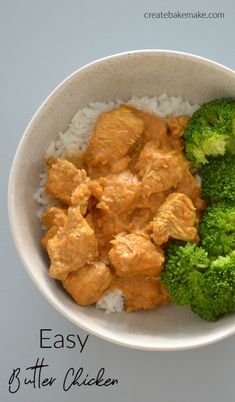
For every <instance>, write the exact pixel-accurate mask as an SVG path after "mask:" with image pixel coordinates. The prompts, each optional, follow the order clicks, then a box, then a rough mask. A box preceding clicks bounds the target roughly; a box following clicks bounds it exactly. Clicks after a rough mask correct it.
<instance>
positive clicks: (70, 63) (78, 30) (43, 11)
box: [0, 0, 235, 402]
mask: <svg viewBox="0 0 235 402" xmlns="http://www.w3.org/2000/svg"><path fill="white" fill-rule="evenodd" d="M174 4H175V2H174V1H173V0H171V1H158V2H156V1H145V2H144V1H134V0H129V1H120V2H116V1H111V0H109V1H108V0H107V1H105V0H99V1H97V2H96V1H83V0H69V1H68V0H67V1H66V0H63V1H61V0H57V1H56V0H55V1H53V0H49V1H48V0H43V1H40V2H39V1H35V0H33V1H32V0H31V1H30V0H27V1H26V0H24V1H22V0H21V1H17V0H15V1H7V0H5V1H1V2H0V15H1V17H0V18H1V21H0V27H1V28H0V29H1V33H0V38H1V49H0V52H1V53H0V54H1V65H0V71H1V74H0V80H1V82H0V88H1V92H0V94H1V95H0V96H1V104H0V106H1V109H0V110H1V138H2V147H1V148H0V158H1V159H0V160H1V165H0V166H1V169H0V178H1V183H0V188H1V192H0V197H1V209H0V211H1V218H0V235H1V240H0V249H1V251H0V252H1V271H2V275H1V282H0V290H1V292H0V306H1V332H0V334H1V338H0V340H1V342H0V386H1V389H0V400H1V401H3V402H8V401H11V400H15V401H17V402H31V401H33V402H39V401H41V400H44V401H45V402H47V401H48V402H49V401H54V400H55V401H57V402H75V401H78V400H79V401H88V402H93V401H97V402H99V401H104V402H106V401H107V402H108V401H113V402H116V401H117V402H119V401H124V402H126V401H131V402H140V401H143V400H147V401H148V400H149V401H150V400H158V401H161V402H171V401H175V402H188V401H190V402H194V401H195V402H196V401H199V400H200V401H202V402H204V401H205V402H208V401H209V402H210V401H211V402H212V401H213V402H221V401H222V400H223V401H224V402H230V401H233V400H234V392H233V383H234V372H235V359H234V355H233V353H234V347H235V338H234V337H233V338H230V339H227V340H225V341H223V342H221V343H219V344H216V345H213V346H210V347H207V348H204V349H200V350H194V351H187V352H177V353H164V352H161V353H151V352H141V351H134V350H127V349H124V348H121V347H118V346H115V345H112V344H109V343H106V342H104V341H102V340H99V339H97V338H94V337H91V336H90V338H89V340H88V342H87V347H85V349H84V352H83V353H82V354H80V353H79V351H76V350H75V349H73V350H67V351H66V350H64V351H61V350H44V351H43V350H40V348H39V330H40V328H52V329H53V332H54V333H63V334H65V335H66V334H68V333H75V334H76V333H78V334H80V335H81V336H84V335H85V334H84V332H83V331H81V330H79V329H78V328H76V327H74V326H73V325H72V324H71V323H69V322H68V321H67V320H66V319H64V318H63V317H61V316H60V315H59V314H58V313H57V312H56V311H55V310H54V309H53V308H52V307H51V306H50V305H49V304H48V303H47V302H46V301H45V300H44V299H43V297H42V296H41V295H40V294H39V292H38V291H37V290H36V288H35V287H34V285H33V284H32V282H31V281H30V279H29V278H28V276H27V275H26V273H25V271H24V269H23V267H22V265H21V263H20V261H19V259H18V256H17V254H16V251H15V248H14V245H13V241H12V238H11V235H10V233H9V226H8V218H7V208H6V190H7V180H8V174H9V169H10V165H11V162H12V158H13V155H14V152H15V149H16V146H17V144H18V142H19V140H20V137H21V135H22V132H23V131H24V128H25V126H26V125H27V123H28V121H29V119H30V118H31V116H32V114H33V113H34V111H35V110H36V108H37V107H38V106H39V105H40V103H41V102H42V101H43V100H44V98H45V97H46V96H47V95H48V93H49V92H50V91H51V90H52V89H53V87H55V85H57V84H58V83H59V82H60V81H61V80H62V79H63V78H64V77H65V76H66V75H68V74H69V73H70V72H72V71H73V70H75V69H77V68H78V67H79V66H81V65H83V64H85V63H87V62H88V61H91V60H93V59H95V58H98V57H102V56H105V55H108V54H112V53H116V52H120V51H125V50H131V49H137V48H165V49H167V48H168V49H175V50H183V51H189V52H192V53H195V54H199V55H201V56H205V57H208V58H211V59H213V60H215V61H218V62H220V63H223V64H225V65H227V66H228V67H231V68H233V69H234V68H235V60H234V50H233V37H234V17H235V6H234V4H233V2H232V1H231V0H230V1H228V0H227V1H224V2H223V4H221V3H219V2H215V1H213V2H212V0H210V1H208V0H207V1H202V0H201V1H195V2H194V5H193V6H189V2H187V1H186V0H185V1H179V2H177V6H176V5H174ZM168 9H169V10H176V9H179V10H180V9H181V10H184V11H194V10H202V11H204V10H205V11H222V12H224V13H225V19H224V20H223V21H216V20H207V21H203V20H200V21H199V20H193V21H192V20H191V21H187V20H174V21H172V20H171V21H169V20H162V21H159V20H152V21H145V20H144V18H143V12H144V11H165V10H168ZM23 179H24V180H27V178H23ZM37 357H45V360H46V362H47V363H49V364H50V370H49V371H50V375H54V376H56V377H57V378H58V383H56V384H55V386H54V387H52V389H47V388H46V389H44V390H40V391H38V390H35V391H32V390H31V389H23V388H22V389H21V390H20V391H19V392H18V393H17V394H15V395H10V394H9V393H8V391H7V383H8V379H9V376H10V374H11V371H12V369H13V368H16V367H21V368H22V369H23V368H25V367H27V366H30V365H32V364H33V363H34V362H35V360H36V358H37ZM80 366H84V368H85V369H86V370H87V371H88V372H89V373H90V374H91V375H92V374H95V373H96V372H97V370H98V369H99V368H101V367H105V368H106V373H107V376H110V377H118V379H119V385H117V386H116V387H113V388H98V387H96V388H93V387H89V388H77V389H74V390H73V391H70V392H67V393H64V392H63V391H61V385H60V384H61V382H59V379H60V378H61V377H62V376H63V375H64V373H65V371H66V370H67V369H68V368H69V367H77V368H79V367H80ZM28 388H29V387H28Z"/></svg>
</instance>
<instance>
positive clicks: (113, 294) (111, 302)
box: [96, 289, 124, 314]
mask: <svg viewBox="0 0 235 402" xmlns="http://www.w3.org/2000/svg"><path fill="white" fill-rule="evenodd" d="M96 307H97V308H101V309H103V310H105V314H110V313H120V312H121V311H122V310H123V309H124V297H123V295H122V291H121V290H120V289H112V290H108V291H107V292H105V293H104V294H103V296H102V297H101V298H100V299H99V300H98V302H97V303H96Z"/></svg>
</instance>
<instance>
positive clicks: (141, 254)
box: [109, 231, 165, 278]
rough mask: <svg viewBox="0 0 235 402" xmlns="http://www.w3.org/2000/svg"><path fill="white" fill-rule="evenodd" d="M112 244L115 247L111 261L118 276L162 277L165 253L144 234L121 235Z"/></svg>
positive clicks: (112, 250)
mask: <svg viewBox="0 0 235 402" xmlns="http://www.w3.org/2000/svg"><path fill="white" fill-rule="evenodd" d="M111 243H112V245H113V247H112V248H111V250H110V252H109V259H110V262H111V264H112V265H113V267H114V270H115V274H116V275H117V276H122V277H132V276H135V275H140V276H148V277H149V276H154V277H158V278H159V277H160V273H161V271H162V270H163V264H164V260H165V259H164V253H163V251H162V249H161V248H160V247H158V246H156V247H155V246H154V245H153V243H152V242H151V241H150V238H149V236H148V235H146V234H145V233H144V232H140V231H139V232H136V233H130V234H127V235H124V236H121V235H119V236H117V237H116V238H115V240H112V241H111Z"/></svg>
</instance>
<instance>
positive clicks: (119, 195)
mask: <svg viewBox="0 0 235 402" xmlns="http://www.w3.org/2000/svg"><path fill="white" fill-rule="evenodd" d="M139 191H140V183H139V180H138V178H137V176H135V175H133V174H132V173H131V172H130V171H129V170H125V171H123V172H121V173H119V174H113V175H108V176H106V177H100V179H98V180H94V181H93V182H92V183H91V193H92V195H93V196H94V197H95V198H97V200H98V201H99V202H98V204H97V205H96V208H98V209H100V210H102V211H104V212H105V213H106V214H115V213H123V212H128V210H129V208H130V207H132V208H134V206H135V203H136V202H137V199H138V197H139Z"/></svg>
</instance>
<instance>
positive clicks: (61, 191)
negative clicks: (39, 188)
mask: <svg viewBox="0 0 235 402" xmlns="http://www.w3.org/2000/svg"><path fill="white" fill-rule="evenodd" d="M88 181H89V179H88V177H87V174H86V171H85V170H83V169H81V170H79V169H77V168H76V167H75V166H74V165H73V164H72V163H71V162H69V161H67V160H66V159H57V160H56V161H55V162H54V163H52V164H51V165H49V168H48V179H47V184H46V189H45V190H46V192H47V193H48V194H50V195H51V196H52V197H55V198H57V199H58V200H60V201H61V202H62V203H63V204H66V205H70V204H71V196H72V193H73V192H74V190H75V189H76V187H78V186H79V185H80V184H88Z"/></svg>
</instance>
